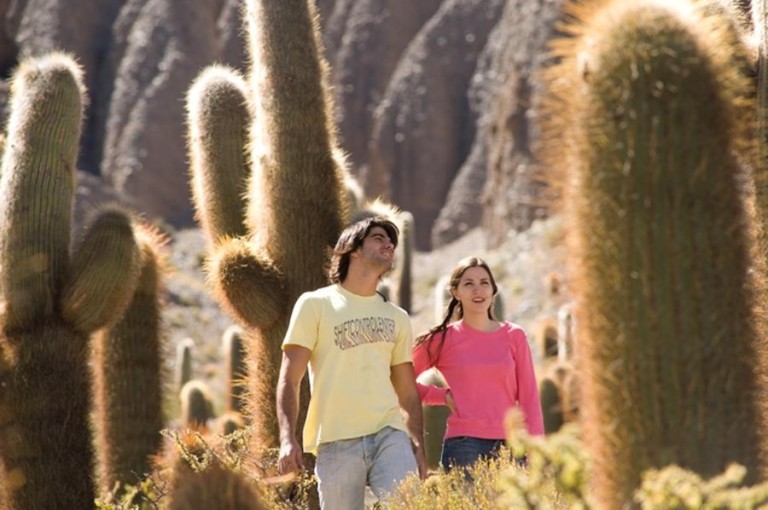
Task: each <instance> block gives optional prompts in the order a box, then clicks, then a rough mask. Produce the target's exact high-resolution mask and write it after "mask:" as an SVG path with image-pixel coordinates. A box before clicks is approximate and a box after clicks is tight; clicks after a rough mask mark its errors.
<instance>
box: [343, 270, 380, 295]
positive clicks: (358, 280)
mask: <svg viewBox="0 0 768 510" xmlns="http://www.w3.org/2000/svg"><path fill="white" fill-rule="evenodd" d="M378 285H379V275H378V274H376V273H367V274H352V273H351V272H350V273H348V274H347V277H346V278H345V279H344V281H343V282H341V286H342V287H344V290H346V291H349V292H351V293H352V294H356V295H358V296H373V295H374V294H376V288H377V287H378Z"/></svg>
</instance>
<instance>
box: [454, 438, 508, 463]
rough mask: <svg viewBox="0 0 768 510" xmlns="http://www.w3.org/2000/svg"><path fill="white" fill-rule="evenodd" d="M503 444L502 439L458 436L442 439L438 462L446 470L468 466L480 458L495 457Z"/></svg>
mask: <svg viewBox="0 0 768 510" xmlns="http://www.w3.org/2000/svg"><path fill="white" fill-rule="evenodd" d="M502 446H504V440H503V439H480V438H477V437H469V436H459V437H451V438H449V439H446V440H445V441H443V452H442V454H441V455H440V464H442V465H443V468H445V469H446V470H447V471H450V470H451V468H454V467H463V468H465V467H470V466H472V465H473V464H474V463H475V462H477V461H478V460H480V459H481V458H490V457H496V456H498V454H499V449H501V447H502Z"/></svg>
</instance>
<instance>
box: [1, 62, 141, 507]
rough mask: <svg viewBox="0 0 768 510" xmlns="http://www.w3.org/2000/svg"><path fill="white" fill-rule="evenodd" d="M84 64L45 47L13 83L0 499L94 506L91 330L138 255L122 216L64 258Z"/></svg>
mask: <svg viewBox="0 0 768 510" xmlns="http://www.w3.org/2000/svg"><path fill="white" fill-rule="evenodd" d="M84 101H85V96H84V89H83V86H82V76H81V71H80V69H79V68H78V67H77V65H76V64H75V63H74V62H73V61H72V59H71V58H70V57H68V56H66V55H63V54H52V55H48V56H46V57H41V58H39V59H29V60H26V61H25V62H23V63H22V64H21V66H20V67H19V69H18V70H17V71H16V74H15V75H14V78H13V85H12V97H11V116H10V120H9V124H8V145H7V148H6V151H5V154H4V156H3V164H2V171H1V172H0V174H2V178H1V179H0V224H2V225H3V232H2V234H1V235H0V282H1V283H0V291H1V292H2V296H1V297H0V302H3V304H4V309H3V310H2V315H0V379H2V385H3V391H2V392H0V501H2V502H3V504H4V505H5V506H4V508H7V509H9V510H16V509H28V508H71V509H88V510H90V509H91V508H93V501H94V498H95V496H96V494H95V489H94V486H93V482H92V478H91V476H90V469H91V467H92V465H93V451H92V446H91V441H92V440H91V437H90V433H89V419H88V413H89V408H90V395H91V387H90V380H89V369H88V359H87V352H88V351H87V343H88V339H89V335H90V333H91V332H92V331H95V330H96V329H99V328H102V327H105V326H108V325H110V324H112V323H114V322H115V321H117V320H118V319H119V317H120V316H121V315H122V313H123V311H124V310H125V307H126V306H127V305H128V303H129V302H130V296H131V294H132V292H133V289H134V288H135V286H136V282H137V279H138V269H139V263H140V251H139V249H138V246H137V242H136V240H135V238H134V235H133V230H132V228H131V224H130V219H129V218H127V217H126V216H125V215H123V214H119V213H115V212H108V213H106V214H104V215H102V216H101V217H99V218H98V219H97V220H96V222H95V223H94V225H93V226H92V227H91V228H90V230H89V231H88V233H87V235H86V237H85V239H84V241H83V242H82V244H81V246H80V247H79V248H78V250H77V251H76V252H75V253H74V254H72V257H71V258H70V253H69V244H70V229H71V217H72V200H73V190H74V182H75V173H74V172H75V162H76V158H77V146H78V140H79V135H80V125H81V117H82V108H83V103H84Z"/></svg>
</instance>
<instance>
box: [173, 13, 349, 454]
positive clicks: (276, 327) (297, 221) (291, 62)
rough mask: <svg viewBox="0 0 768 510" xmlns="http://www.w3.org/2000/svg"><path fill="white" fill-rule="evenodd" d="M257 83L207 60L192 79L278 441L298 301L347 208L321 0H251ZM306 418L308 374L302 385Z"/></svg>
mask: <svg viewBox="0 0 768 510" xmlns="http://www.w3.org/2000/svg"><path fill="white" fill-rule="evenodd" d="M245 14H246V19H247V24H248V27H247V28H248V30H247V31H248V35H249V52H250V57H251V58H250V62H251V69H250V70H249V78H248V81H249V83H248V85H246V83H245V81H244V80H243V79H242V78H241V77H240V76H239V75H238V74H237V73H236V72H235V71H233V70H229V69H226V68H222V67H213V68H208V69H206V70H204V71H203V73H201V75H200V76H199V77H198V78H197V79H196V80H195V82H194V84H193V85H192V87H191V89H190V91H189V95H188V99H187V107H188V111H189V120H188V123H189V151H190V159H191V161H192V189H193V193H194V201H195V207H196V209H197V215H198V218H199V221H200V223H201V225H202V226H203V228H204V230H205V232H206V235H207V237H208V239H209V246H210V251H209V255H208V261H207V272H208V278H209V280H210V283H211V285H212V287H213V289H214V293H215V295H216V298H217V300H218V301H219V303H221V304H222V306H223V307H224V308H225V309H227V310H228V311H229V312H230V314H231V315H232V316H233V317H234V318H236V319H237V321H238V322H239V323H240V324H241V325H242V326H243V327H244V330H245V338H246V342H245V344H246V345H245V346H246V351H247V358H248V380H249V382H248V388H247V390H248V392H249V394H250V397H251V398H250V399H249V406H250V409H249V414H250V417H251V419H252V421H253V424H254V425H255V428H256V430H255V434H254V441H255V443H256V444H257V445H259V446H263V447H266V446H275V445H277V444H278V427H277V420H276V416H275V388H276V383H277V375H278V369H279V366H280V359H281V349H280V345H281V343H282V340H283V335H284V334H285V330H286V327H287V325H288V319H289V317H290V312H291V309H292V305H293V303H294V302H295V301H296V299H297V298H298V296H299V295H300V294H301V293H302V292H304V291H307V290H311V289H316V288H318V287H321V286H323V285H325V284H327V282H328V277H327V274H326V264H327V262H328V260H329V254H330V251H331V249H332V247H333V245H334V244H335V242H336V239H337V237H338V235H339V233H340V232H341V229H342V227H343V226H344V224H345V222H346V219H347V203H346V198H345V187H344V173H345V172H344V169H343V167H342V166H341V162H340V159H339V158H337V157H336V156H335V155H336V154H338V149H337V148H336V141H335V128H334V127H333V124H332V120H331V116H330V109H329V104H330V103H329V99H328V98H327V93H326V87H325V74H326V65H325V63H324V61H323V59H322V57H321V56H320V55H321V51H320V40H319V32H318V29H317V26H316V16H315V12H314V2H307V0H267V1H263V2H259V1H256V0H249V1H248V2H246V10H245ZM301 398H302V409H303V411H302V412H301V413H300V418H299V428H301V427H302V425H303V421H304V415H305V412H306V411H305V410H306V404H307V402H308V399H309V392H308V386H307V385H306V384H305V385H304V389H303V392H302V397H301Z"/></svg>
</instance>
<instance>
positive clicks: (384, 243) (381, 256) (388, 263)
mask: <svg viewBox="0 0 768 510" xmlns="http://www.w3.org/2000/svg"><path fill="white" fill-rule="evenodd" d="M358 253H359V254H360V260H361V261H362V262H365V263H366V264H371V265H373V266H375V267H378V268H381V269H382V271H381V273H382V274H383V273H385V272H386V271H389V269H391V268H392V264H394V262H395V245H394V244H393V243H392V240H391V239H390V238H389V235H387V231H386V230H384V229H383V228H382V227H373V228H372V229H371V230H370V231H368V235H367V236H365V238H364V239H363V244H362V246H360V248H358Z"/></svg>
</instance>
